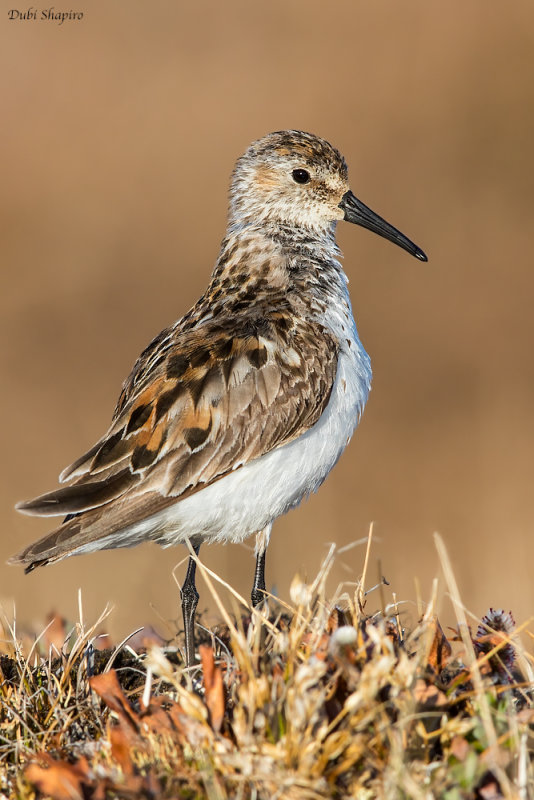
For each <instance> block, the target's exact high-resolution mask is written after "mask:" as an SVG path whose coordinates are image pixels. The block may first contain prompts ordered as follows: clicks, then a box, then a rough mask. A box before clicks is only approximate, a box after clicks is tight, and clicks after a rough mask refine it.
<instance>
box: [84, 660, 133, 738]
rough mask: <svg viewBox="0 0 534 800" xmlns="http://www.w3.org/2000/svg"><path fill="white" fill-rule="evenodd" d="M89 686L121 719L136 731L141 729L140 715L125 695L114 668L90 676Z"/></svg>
mask: <svg viewBox="0 0 534 800" xmlns="http://www.w3.org/2000/svg"><path fill="white" fill-rule="evenodd" d="M89 686H90V687H91V689H92V690H93V691H94V692H96V694H97V695H98V696H99V697H101V698H102V700H103V701H104V703H105V704H106V705H107V707H108V708H110V709H111V710H112V711H114V712H115V713H116V714H117V715H118V716H119V719H121V720H122V721H123V722H125V723H127V724H128V725H130V726H131V727H132V728H133V729H134V730H135V731H136V732H137V731H138V730H139V716H138V715H137V714H136V713H135V711H134V710H133V709H132V707H131V706H130V704H129V702H128V700H127V699H126V697H125V696H124V692H123V691H122V688H121V685H120V683H119V680H118V678H117V673H116V672H115V670H114V669H111V670H110V671H109V672H103V673H102V674H101V675H93V676H92V677H91V678H89Z"/></svg>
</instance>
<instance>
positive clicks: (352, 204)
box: [339, 191, 428, 261]
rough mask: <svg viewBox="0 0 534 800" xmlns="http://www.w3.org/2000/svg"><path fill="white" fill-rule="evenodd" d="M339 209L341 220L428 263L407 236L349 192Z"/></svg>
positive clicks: (419, 249) (418, 248)
mask: <svg viewBox="0 0 534 800" xmlns="http://www.w3.org/2000/svg"><path fill="white" fill-rule="evenodd" d="M339 207H340V208H341V209H343V211H344V212H345V216H344V217H343V219H345V220H346V221H347V222H354V223H355V225H361V226H362V228H367V229H368V230H370V231H373V233H378V235H379V236H383V237H384V239H389V241H390V242H393V244H398V245H399V247H402V248H403V249H404V250H407V251H408V253H411V254H412V256H415V257H416V258H418V259H419V260H420V261H428V258H427V257H426V255H425V254H424V253H423V251H422V250H421V248H420V247H417V245H416V244H414V243H413V242H412V241H410V239H408V237H407V236H405V235H404V234H403V233H401V232H400V231H398V230H397V228H394V227H393V225H390V224H389V222H386V220H385V219H382V217H379V216H378V214H375V212H374V211H371V209H370V208H368V207H367V206H366V205H365V203H362V201H361V200H358V198H357V197H355V196H354V195H353V194H352V192H350V191H349V192H346V193H345V194H344V195H343V199H342V200H341V203H340V204H339Z"/></svg>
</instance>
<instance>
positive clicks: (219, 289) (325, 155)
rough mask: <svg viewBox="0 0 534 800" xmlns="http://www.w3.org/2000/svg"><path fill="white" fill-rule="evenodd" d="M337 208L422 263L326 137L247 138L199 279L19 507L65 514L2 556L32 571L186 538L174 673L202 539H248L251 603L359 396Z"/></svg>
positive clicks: (359, 404) (334, 456)
mask: <svg viewBox="0 0 534 800" xmlns="http://www.w3.org/2000/svg"><path fill="white" fill-rule="evenodd" d="M343 220H345V221H347V222H351V223H355V224H356V225H359V226H362V227H363V228H367V229H369V230H370V231H373V232H374V233H376V234H378V235H379V236H382V237H384V238H386V239H388V240H390V241H391V242H393V243H395V244H396V245H398V246H400V247H401V248H403V249H404V250H406V251H407V252H408V253H410V254H411V255H413V256H415V257H416V258H417V259H419V260H420V261H427V260H428V259H427V257H426V255H425V253H424V252H423V251H422V250H421V249H420V248H419V247H418V246H417V245H415V244H414V243H413V242H412V241H410V239H408V238H407V237H406V236H404V234H402V233H401V232H400V231H398V230H397V229H396V228H394V227H393V226H392V225H390V224H389V223H388V222H386V221H385V220H384V219H383V218H382V217H380V216H379V215H378V214H376V213H375V212H373V211H371V209H370V208H368V207H367V206H366V205H365V204H364V203H362V202H361V201H360V200H359V199H358V198H357V197H356V196H355V195H354V194H353V193H352V191H351V189H350V186H349V181H348V168H347V164H346V162H345V159H344V158H343V156H342V155H341V154H340V152H339V151H338V150H337V149H336V148H335V147H334V146H332V145H331V144H330V143H329V142H328V141H326V140H325V139H322V138H320V137H318V136H315V135H313V134H311V133H307V132H305V131H299V130H283V131H276V132H274V133H270V134H267V135H266V136H263V137H262V138H260V139H258V140H256V141H254V142H252V144H251V145H250V146H249V147H248V149H247V150H246V151H245V153H244V154H243V155H242V156H241V157H240V158H239V159H238V160H237V162H236V165H235V168H234V171H233V173H232V177H231V183H230V192H229V211H228V222H227V229H226V233H225V236H224V238H223V240H222V244H221V247H220V251H219V256H218V258H217V260H216V263H215V267H214V269H213V272H212V275H211V279H210V281H209V284H208V287H207V289H206V291H205V292H204V294H203V295H202V296H201V297H200V299H199V300H198V302H197V303H196V304H195V305H194V306H193V307H192V308H191V309H190V310H189V311H188V312H187V313H186V314H185V315H184V316H183V317H182V318H181V319H179V320H178V321H177V322H175V323H174V324H172V325H171V326H170V327H168V328H166V329H165V330H163V331H162V332H161V333H160V334H159V335H158V336H156V337H155V338H154V339H153V341H152V342H151V343H150V344H149V345H148V347H147V348H146V349H145V350H144V351H143V352H142V353H141V355H140V356H139V358H138V359H137V361H136V362H135V364H134V367H133V369H132V372H131V373H130V375H129V377H128V378H127V379H126V381H125V382H124V384H123V386H122V391H121V393H120V396H119V399H118V402H117V405H116V408H115V411H114V414H113V417H112V422H111V425H110V427H109V428H108V430H107V431H106V433H105V434H104V436H103V437H102V438H101V439H99V441H98V442H97V443H96V444H95V445H94V446H93V447H91V449H90V450H88V451H87V452H86V453H84V454H83V455H82V456H81V457H80V458H78V459H77V460H76V461H74V463H73V464H72V465H71V466H69V467H67V468H66V469H65V470H64V471H63V472H62V473H61V475H60V482H61V483H63V484H64V485H63V486H61V487H60V488H57V489H55V490H54V491H51V492H48V493H47V494H43V495H41V496H39V497H37V498H36V499H33V500H29V501H26V502H21V503H19V504H17V509H18V510H19V511H22V512H25V513H27V514H35V515H41V516H49V515H50V516H63V517H64V519H63V521H62V523H61V524H59V526H58V527H56V528H55V529H54V530H52V531H51V532H50V533H48V534H47V535H46V536H44V537H43V538H41V539H39V540H38V541H37V542H35V543H33V544H31V545H29V546H28V547H26V548H25V549H24V550H22V551H21V552H20V553H18V554H17V555H15V556H13V557H12V558H11V559H10V561H9V563H11V564H16V565H22V566H23V567H24V568H25V571H26V572H30V571H31V570H33V569H35V568H36V567H40V566H44V565H46V564H50V563H53V562H56V561H60V560H61V559H63V558H66V557H68V556H73V555H80V554H83V553H91V552H94V551H96V550H104V549H113V548H119V547H131V546H133V545H136V544H139V543H141V542H145V541H154V542H157V543H158V544H159V545H161V546H162V547H169V546H171V545H175V544H178V543H185V544H187V543H188V546H189V547H190V548H192V552H191V551H190V557H189V561H188V565H187V571H186V576H185V580H184V582H183V584H182V588H181V604H182V613H183V621H184V636H185V658H184V662H185V664H186V665H187V666H188V667H192V666H194V665H195V663H196V661H195V638H194V626H195V613H196V608H197V604H198V599H199V595H198V591H197V588H196V584H195V576H196V565H197V557H198V553H199V550H200V546H201V545H202V544H203V543H212V542H234V543H237V542H241V541H243V540H244V539H245V538H246V537H248V536H250V535H255V536H256V547H255V556H256V563H255V570H254V579H253V587H252V592H251V602H252V606H253V607H257V606H259V605H260V604H261V603H262V602H264V601H265V598H266V589H265V560H266V551H267V546H268V543H269V539H270V535H271V528H272V524H273V522H274V521H275V520H276V519H277V518H278V517H279V516H281V515H282V514H285V513H286V512H287V511H289V510H290V509H293V508H295V507H296V506H298V505H299V503H300V502H301V501H302V499H303V498H305V497H307V496H308V495H309V494H310V493H311V492H315V491H316V490H317V489H318V488H319V486H320V485H321V484H322V483H323V481H324V480H325V478H326V477H327V475H328V474H329V472H330V471H331V470H332V468H333V467H334V465H335V464H336V462H337V461H338V459H339V457H340V456H341V454H342V452H343V450H344V449H345V447H346V446H347V444H348V442H349V440H350V439H351V436H352V434H353V432H354V430H355V428H356V426H357V424H358V422H359V419H360V416H361V414H362V412H363V409H364V406H365V403H366V400H367V396H368V393H369V390H370V385H371V364H370V358H369V356H368V354H367V353H366V351H365V349H364V347H363V345H362V344H361V342H360V339H359V336H358V332H357V328H356V324H355V321H354V316H353V312H352V307H351V301H350V297H349V293H348V287H347V284H348V279H347V277H346V274H345V272H344V270H343V268H342V266H341V262H340V257H341V251H340V250H339V248H338V246H337V244H336V238H335V233H336V226H337V223H338V222H340V221H343Z"/></svg>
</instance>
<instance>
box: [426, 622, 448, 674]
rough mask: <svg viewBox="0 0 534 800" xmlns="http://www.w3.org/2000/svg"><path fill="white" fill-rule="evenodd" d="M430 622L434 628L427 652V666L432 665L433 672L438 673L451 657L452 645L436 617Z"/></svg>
mask: <svg viewBox="0 0 534 800" xmlns="http://www.w3.org/2000/svg"><path fill="white" fill-rule="evenodd" d="M431 624H432V626H433V628H434V639H433V641H432V646H431V648H430V652H429V654H428V666H429V667H432V669H433V670H434V671H435V672H437V673H440V672H441V670H442V669H443V667H444V666H445V664H446V663H447V661H448V660H449V658H450V657H451V654H452V647H451V646H450V644H449V641H448V639H447V637H446V636H445V634H444V633H443V629H442V627H441V625H440V624H439V620H438V618H437V617H436V619H434V620H433V621H432V623H431Z"/></svg>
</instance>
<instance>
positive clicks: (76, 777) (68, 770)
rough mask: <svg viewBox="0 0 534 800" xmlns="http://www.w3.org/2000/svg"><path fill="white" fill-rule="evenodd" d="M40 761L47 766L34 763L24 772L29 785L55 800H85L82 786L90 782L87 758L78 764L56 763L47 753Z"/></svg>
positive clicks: (40, 757)
mask: <svg viewBox="0 0 534 800" xmlns="http://www.w3.org/2000/svg"><path fill="white" fill-rule="evenodd" d="M39 760H40V761H41V762H43V763H45V764H46V765H47V766H46V767H43V766H40V765H39V764H36V763H33V764H29V765H28V766H27V767H26V769H25V770H24V777H25V778H26V780H27V781H28V782H29V783H31V784H33V786H34V787H35V788H36V789H38V790H39V791H40V792H41V793H42V794H46V795H50V797H52V798H54V800H83V790H82V784H87V783H88V782H89V780H88V775H89V765H88V763H87V760H86V759H85V758H81V759H80V760H79V761H78V762H77V763H76V764H68V763H67V762H66V761H54V759H53V758H52V757H51V756H49V755H48V754H47V753H43V754H42V755H41V756H39Z"/></svg>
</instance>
